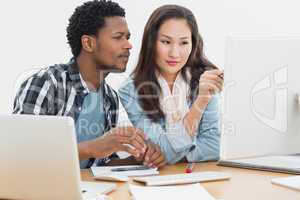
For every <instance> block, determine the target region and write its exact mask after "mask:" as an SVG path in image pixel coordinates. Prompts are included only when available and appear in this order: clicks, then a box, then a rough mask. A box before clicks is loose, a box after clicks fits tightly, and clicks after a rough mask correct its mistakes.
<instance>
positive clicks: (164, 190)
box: [129, 183, 214, 200]
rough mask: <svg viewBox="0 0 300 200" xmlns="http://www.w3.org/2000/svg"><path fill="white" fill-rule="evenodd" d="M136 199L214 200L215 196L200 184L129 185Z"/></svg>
mask: <svg viewBox="0 0 300 200" xmlns="http://www.w3.org/2000/svg"><path fill="white" fill-rule="evenodd" d="M129 189H130V192H131V194H132V196H133V197H134V198H133V199H135V200H153V199H157V200H158V199H172V200H182V199H188V200H200V199H201V200H214V198H213V197H212V196H211V195H210V194H209V193H208V192H207V191H206V190H205V189H204V188H203V187H202V186H201V185H200V184H199V183H196V184H188V185H176V186H156V187H149V186H138V185H132V184H130V185H129Z"/></svg>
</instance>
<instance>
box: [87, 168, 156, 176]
mask: <svg viewBox="0 0 300 200" xmlns="http://www.w3.org/2000/svg"><path fill="white" fill-rule="evenodd" d="M137 166H140V165H126V166H109V167H106V166H105V167H91V170H92V173H93V175H94V176H99V175H103V174H108V173H114V174H120V175H123V176H131V177H133V176H149V175H157V174H159V171H158V170H157V168H152V169H146V170H134V171H122V172H112V171H111V169H114V168H119V167H137Z"/></svg>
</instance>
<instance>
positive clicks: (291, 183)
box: [271, 176, 300, 191]
mask: <svg viewBox="0 0 300 200" xmlns="http://www.w3.org/2000/svg"><path fill="white" fill-rule="evenodd" d="M271 182H272V183H273V184H277V185H280V186H284V187H288V188H291V189H294V190H298V191H300V176H289V177H283V178H273V179H272V181H271Z"/></svg>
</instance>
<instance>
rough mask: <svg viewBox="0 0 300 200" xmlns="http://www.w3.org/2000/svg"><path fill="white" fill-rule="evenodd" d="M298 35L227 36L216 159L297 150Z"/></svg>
mask: <svg viewBox="0 0 300 200" xmlns="http://www.w3.org/2000/svg"><path fill="white" fill-rule="evenodd" d="M299 52H300V37H292V36H291V37H267V36H262V37H245V36H231V37H229V38H228V41H227V53H226V64H225V67H224V71H225V75H224V81H225V88H224V92H223V101H222V102H223V103H222V112H221V113H222V120H221V121H222V122H221V124H222V135H221V148H220V149H221V152H220V158H221V160H226V159H236V158H245V157H253V156H262V155H269V154H293V153H300V103H299V98H298V95H299V94H300V78H299V77H300V56H299Z"/></svg>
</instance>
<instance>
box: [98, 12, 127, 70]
mask: <svg viewBox="0 0 300 200" xmlns="http://www.w3.org/2000/svg"><path fill="white" fill-rule="evenodd" d="M129 38H130V33H129V30H128V26H127V23H126V20H125V18H124V17H117V16H115V17H107V18H105V26H104V27H103V28H101V29H100V30H99V32H98V35H97V38H96V50H95V52H94V59H95V61H96V63H97V66H98V68H99V69H101V70H108V71H113V72H123V71H125V70H126V65H127V62H128V59H129V55H130V53H129V50H130V49H131V48H132V45H131V44H130V42H129V41H128V40H129Z"/></svg>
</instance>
